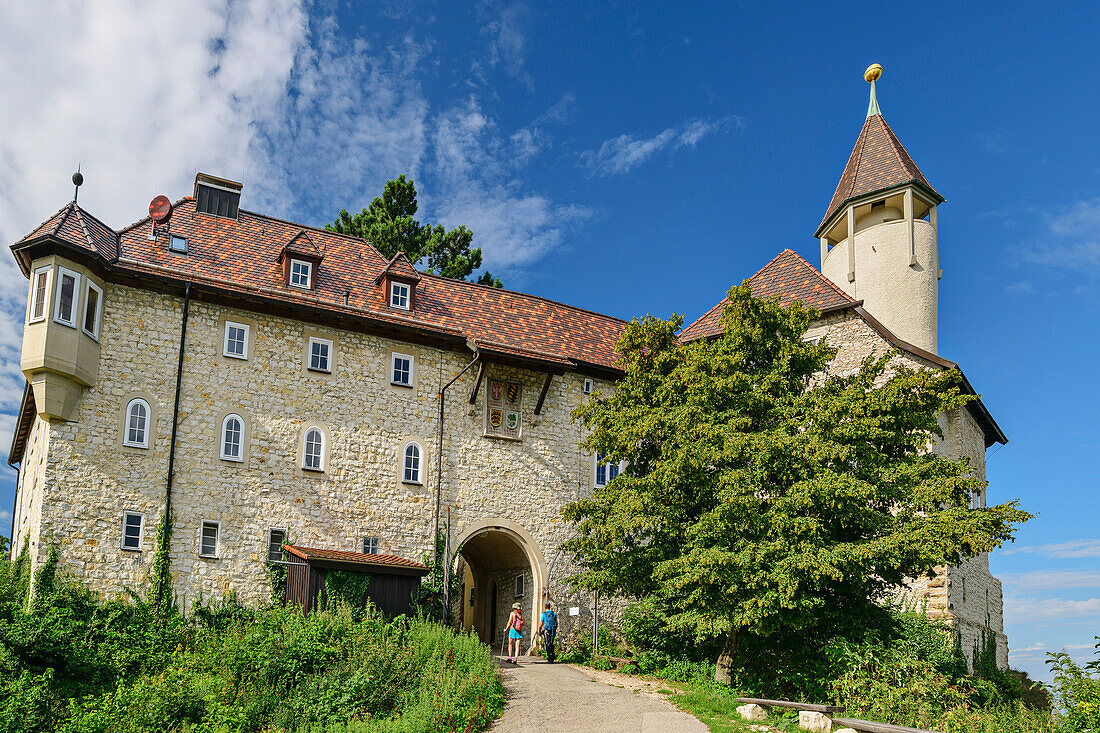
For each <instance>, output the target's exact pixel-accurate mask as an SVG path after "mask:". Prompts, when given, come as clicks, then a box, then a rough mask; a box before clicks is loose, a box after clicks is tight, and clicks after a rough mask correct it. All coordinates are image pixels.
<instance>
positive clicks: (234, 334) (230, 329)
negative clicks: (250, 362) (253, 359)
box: [222, 321, 249, 359]
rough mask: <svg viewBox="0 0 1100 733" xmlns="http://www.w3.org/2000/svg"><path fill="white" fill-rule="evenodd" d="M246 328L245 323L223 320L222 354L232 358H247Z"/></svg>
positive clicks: (247, 328) (247, 327)
mask: <svg viewBox="0 0 1100 733" xmlns="http://www.w3.org/2000/svg"><path fill="white" fill-rule="evenodd" d="M248 330H249V326H248V324H247V323H234V322H233V321H226V322H225V344H224V345H223V346H222V355H223V356H230V357H232V358H234V359H247V358H248Z"/></svg>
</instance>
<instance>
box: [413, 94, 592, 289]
mask: <svg viewBox="0 0 1100 733" xmlns="http://www.w3.org/2000/svg"><path fill="white" fill-rule="evenodd" d="M510 142H511V145H507V144H505V143H504V142H503V141H502V140H501V139H500V138H499V136H498V135H497V129H496V123H495V122H494V121H493V120H492V119H490V118H489V117H487V116H486V115H485V114H484V112H483V111H482V109H481V106H480V105H479V104H478V102H477V100H476V99H475V98H472V97H471V98H470V99H468V100H467V101H466V102H465V103H463V104H459V105H456V106H454V107H452V108H451V109H449V110H448V111H446V112H445V113H443V114H441V115H440V116H439V117H438V119H437V120H436V124H435V128H434V131H433V135H432V146H433V148H434V151H435V156H436V159H435V171H436V175H437V177H438V179H439V182H440V190H439V192H438V196H437V197H436V198H433V200H432V201H431V207H432V210H433V211H434V212H436V213H437V214H438V217H439V219H440V221H441V222H442V223H443V224H444V225H446V226H448V227H450V226H457V225H458V224H465V225H466V226H468V227H469V228H470V229H471V230H472V231H473V232H474V243H475V244H476V245H477V246H479V247H481V248H482V251H483V253H484V256H485V262H486V267H487V268H488V269H490V270H494V269H503V270H505V271H508V270H514V269H515V268H518V267H522V266H524V265H528V264H530V263H531V262H533V261H535V260H537V259H538V258H539V257H541V256H543V255H544V254H545V253H546V252H547V251H549V250H550V249H553V248H554V247H556V246H557V245H558V244H559V243H560V242H561V240H562V237H563V235H564V233H565V232H566V231H567V230H568V229H569V228H570V227H571V226H572V225H574V224H575V223H576V222H578V221H581V220H583V219H585V218H587V217H588V216H590V214H591V212H590V211H589V210H588V209H586V208H584V207H581V206H569V205H565V206H563V205H558V204H555V203H554V202H553V201H551V200H550V199H549V198H548V197H546V196H544V195H541V194H539V193H534V192H528V191H525V190H524V188H523V184H522V182H521V181H520V179H519V178H518V177H516V175H515V166H517V165H522V163H524V162H525V159H524V157H523V156H520V157H518V158H517V157H516V155H515V152H516V150H515V148H514V147H513V146H515V145H516V144H517V141H516V139H515V137H514V136H513V138H512V140H511V141H510Z"/></svg>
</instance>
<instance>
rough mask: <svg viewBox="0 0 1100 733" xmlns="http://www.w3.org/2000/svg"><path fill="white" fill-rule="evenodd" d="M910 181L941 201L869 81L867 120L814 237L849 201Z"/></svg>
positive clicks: (937, 201) (941, 198)
mask: <svg viewBox="0 0 1100 733" xmlns="http://www.w3.org/2000/svg"><path fill="white" fill-rule="evenodd" d="M910 183H911V184H915V185H917V186H919V187H920V188H922V189H924V191H925V193H926V194H927V195H928V196H930V197H932V198H933V199H934V201H935V203H937V204H938V203H940V202H942V201H943V200H944V199H943V196H940V194H939V193H938V192H937V191H936V189H934V188H932V184H930V183H929V182H928V179H927V178H925V177H924V174H923V173H921V171H920V168H918V167H917V164H916V163H915V162H913V158H912V156H910V155H909V151H907V150H906V149H905V146H904V145H902V144H901V141H900V140H898V136H897V135H895V134H894V131H893V130H892V129H890V125H889V124H888V123H887V122H886V119H885V118H884V117H883V116H882V112H880V111H879V107H878V100H877V99H876V96H875V87H874V81H872V82H871V104H870V107H869V109H868V112H867V120H866V121H865V122H864V123H863V129H862V130H860V131H859V137H858V138H856V145H855V147H854V148H852V154H851V155H850V156H849V157H848V164H847V165H846V166H844V173H842V174H841V176H840V182H839V183H837V185H836V191H835V192H834V193H833V199H832V201H830V202H829V208H828V209H827V210H826V212H825V218H824V219H822V220H821V225H820V226H819V227H818V232H817V236H821V231H822V230H823V229H824V228H825V224H826V223H827V222H828V221H829V220H830V219H831V218H833V215H834V214H836V213H837V211H839V210H840V209H841V208H842V207H844V206H845V205H846V204H847V203H848V202H849V201H851V200H853V199H857V198H860V197H862V196H866V195H868V194H871V193H875V192H877V191H885V190H888V189H891V188H897V187H899V186H904V185H906V184H910Z"/></svg>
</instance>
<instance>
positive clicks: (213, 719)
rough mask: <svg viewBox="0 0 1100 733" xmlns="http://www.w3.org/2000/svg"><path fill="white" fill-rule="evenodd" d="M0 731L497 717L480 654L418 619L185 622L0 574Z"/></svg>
mask: <svg viewBox="0 0 1100 733" xmlns="http://www.w3.org/2000/svg"><path fill="white" fill-rule="evenodd" d="M0 565H2V566H3V567H0V730H4V731H12V732H13V733H22V732H24V731H26V732H28V733H30V732H32V731H33V732H37V731H47V730H50V731H53V730H57V731H63V732H72V733H76V732H80V733H93V732H99V731H103V732H106V731H111V732H112V733H113V732H114V731H118V732H120V733H128V732H130V731H150V730H157V731H196V732H199V731H202V732H205V731H240V732H242V733H245V732H252V731H256V732H263V731H271V732H272V733H274V732H283V733H293V732H298V731H300V732H302V733H313V732H314V731H317V732H320V731H333V732H335V731H364V732H366V731H370V732H374V731H378V732H382V731H385V732H387V733H388V732H391V731H392V732H394V733H396V732H398V731H401V732H408V733H414V732H415V733H419V732H420V731H425V732H426V731H478V730H482V729H483V728H484V727H486V725H488V723H489V722H490V721H491V720H492V719H494V718H495V717H496V716H497V715H498V714H499V712H500V710H501V709H502V707H503V701H504V698H503V690H502V687H501V682H500V676H499V674H498V672H497V670H496V668H495V666H494V665H493V662H492V657H491V656H490V651H489V649H488V647H486V646H485V645H483V644H481V643H480V642H479V641H478V640H477V639H476V638H475V637H471V636H467V635H463V634H457V633H455V632H453V631H452V630H450V629H448V628H444V627H442V626H440V625H438V624H436V623H434V622H431V621H428V620H426V619H423V618H415V619H410V618H405V617H399V618H397V619H395V620H393V621H390V622H387V621H385V620H383V619H381V618H379V617H378V616H377V615H376V614H372V613H366V614H364V613H361V612H357V611H356V612H353V610H352V609H351V608H350V607H348V606H347V605H334V606H332V607H330V608H327V609H324V610H321V611H317V612H315V613H311V614H308V615H307V614H303V613H301V612H300V611H299V610H297V609H293V608H281V607H272V608H265V609H248V608H245V607H243V606H241V605H239V604H236V603H234V602H232V601H230V602H226V603H221V604H217V605H208V606H205V607H202V608H200V610H199V611H198V612H197V613H195V614H194V615H193V616H192V617H191V618H187V619H185V618H183V617H182V616H181V615H180V614H179V613H178V612H177V611H175V610H170V611H169V612H168V613H167V614H166V615H158V614H156V613H154V609H153V608H152V606H151V604H147V603H146V602H144V601H143V600H142V599H141V598H140V597H138V596H136V595H135V596H134V597H133V598H131V599H130V600H129V601H125V602H122V601H110V602H104V603H101V602H100V601H98V600H97V599H96V598H95V597H94V596H92V595H91V594H90V593H88V592H87V591H86V590H85V589H83V588H82V587H80V586H79V585H78V584H76V583H75V582H73V581H71V580H65V579H64V578H58V577H55V575H54V571H53V569H52V568H53V567H55V565H56V558H54V559H53V561H52V562H47V563H46V567H47V568H48V569H49V570H48V572H43V573H39V575H38V577H37V578H36V582H35V587H36V595H35V599H34V601H33V602H32V603H29V602H28V599H27V596H26V592H27V582H26V581H27V578H26V563H25V561H21V562H17V563H15V564H14V565H8V564H7V563H0Z"/></svg>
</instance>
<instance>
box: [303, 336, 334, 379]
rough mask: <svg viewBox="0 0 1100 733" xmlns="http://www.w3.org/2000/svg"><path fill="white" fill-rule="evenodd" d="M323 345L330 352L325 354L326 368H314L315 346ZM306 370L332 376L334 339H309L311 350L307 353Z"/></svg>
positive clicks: (314, 337)
mask: <svg viewBox="0 0 1100 733" xmlns="http://www.w3.org/2000/svg"><path fill="white" fill-rule="evenodd" d="M314 344H322V345H324V346H326V347H328V352H327V353H326V354H325V364H326V366H325V368H324V369H322V368H320V367H315V366H313V345H314ZM306 369H308V370H309V371H311V372H321V373H322V374H332V339H323V338H319V337H317V336H310V337H309V349H307V351H306Z"/></svg>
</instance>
